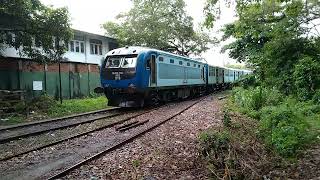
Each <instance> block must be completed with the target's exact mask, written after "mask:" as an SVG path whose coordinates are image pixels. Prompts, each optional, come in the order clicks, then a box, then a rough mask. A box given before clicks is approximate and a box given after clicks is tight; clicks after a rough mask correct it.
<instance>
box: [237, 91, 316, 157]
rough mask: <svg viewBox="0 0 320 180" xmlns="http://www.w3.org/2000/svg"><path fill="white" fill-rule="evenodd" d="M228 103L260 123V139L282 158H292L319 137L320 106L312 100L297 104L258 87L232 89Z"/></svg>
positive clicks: (290, 98) (290, 97)
mask: <svg viewBox="0 0 320 180" xmlns="http://www.w3.org/2000/svg"><path fill="white" fill-rule="evenodd" d="M231 102H232V103H233V105H232V106H235V107H236V108H237V109H236V110H238V111H240V112H242V113H245V114H247V115H248V116H250V117H253V118H255V119H259V120H260V121H259V127H260V128H259V135H260V137H262V138H263V139H264V140H265V142H266V144H267V145H268V146H269V147H271V148H273V149H275V150H276V151H277V152H278V153H279V154H280V155H282V156H284V157H293V156H295V154H296V153H297V152H298V151H299V150H301V149H302V148H303V147H304V146H305V145H306V144H308V143H310V142H311V139H312V138H314V137H315V136H316V135H317V134H316V133H318V134H319V127H320V123H319V122H320V119H319V117H320V115H319V113H320V104H315V103H314V102H315V101H314V100H313V101H299V100H297V99H296V98H295V97H294V96H285V95H283V94H281V93H280V92H279V91H277V90H275V89H268V88H262V87H259V86H258V87H251V88H248V89H244V88H242V87H240V88H234V90H233V91H232V96H231ZM310 125H312V126H314V128H313V127H311V126H310ZM312 128H313V130H311V129H312Z"/></svg>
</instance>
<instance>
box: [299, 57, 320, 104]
mask: <svg viewBox="0 0 320 180" xmlns="http://www.w3.org/2000/svg"><path fill="white" fill-rule="evenodd" d="M319 71H320V63H319V60H316V59H313V58H312V57H309V56H305V57H303V58H302V59H300V60H299V62H298V63H297V64H296V65H295V68H294V73H293V77H294V80H295V86H296V89H297V95H298V97H299V98H300V99H301V100H310V99H312V97H313V96H314V95H315V94H316V93H318V92H316V90H317V89H319V88H320V76H319ZM318 95H319V94H318Z"/></svg>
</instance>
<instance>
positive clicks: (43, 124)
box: [0, 108, 123, 143]
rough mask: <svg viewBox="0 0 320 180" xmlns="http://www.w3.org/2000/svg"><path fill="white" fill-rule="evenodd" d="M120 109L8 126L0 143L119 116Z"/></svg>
mask: <svg viewBox="0 0 320 180" xmlns="http://www.w3.org/2000/svg"><path fill="white" fill-rule="evenodd" d="M121 112H123V111H122V110H121V108H110V109H104V110H99V111H92V112H88V113H81V114H77V115H71V116H66V117H61V118H55V119H49V120H44V121H38V122H32V123H26V124H23V125H16V126H9V127H7V128H1V129H0V143H4V142H8V141H11V140H15V139H18V138H22V137H27V136H32V135H37V134H41V133H44V132H48V131H52V130H56V129H61V128H67V127H72V126H77V125H79V124H85V123H90V122H93V121H96V120H99V119H104V118H110V117H114V116H117V115H120V114H121Z"/></svg>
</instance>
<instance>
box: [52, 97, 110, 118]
mask: <svg viewBox="0 0 320 180" xmlns="http://www.w3.org/2000/svg"><path fill="white" fill-rule="evenodd" d="M107 102H108V101H107V99H106V98H105V97H103V96H100V97H96V98H84V99H71V100H64V101H63V103H62V104H60V103H57V104H56V105H54V106H51V107H50V108H49V109H48V110H47V115H48V116H49V117H59V116H65V115H70V114H75V113H82V112H88V111H95V110H99V109H104V108H107Z"/></svg>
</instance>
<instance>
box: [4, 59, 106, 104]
mask: <svg viewBox="0 0 320 180" xmlns="http://www.w3.org/2000/svg"><path fill="white" fill-rule="evenodd" d="M0 82H1V83H0V89H1V90H26V91H27V97H29V98H34V97H37V96H39V95H41V94H43V93H46V94H48V95H50V96H53V97H56V98H58V97H59V92H60V79H59V64H57V63H55V64H39V63H36V62H33V61H30V60H26V59H18V58H2V59H0ZM34 82H41V84H42V90H34ZM61 84H62V96H63V98H65V99H71V98H78V97H84V96H89V95H90V93H93V90H94V88H96V87H98V86H100V78H99V66H98V65H97V64H86V63H75V62H64V63H61Z"/></svg>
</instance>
